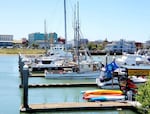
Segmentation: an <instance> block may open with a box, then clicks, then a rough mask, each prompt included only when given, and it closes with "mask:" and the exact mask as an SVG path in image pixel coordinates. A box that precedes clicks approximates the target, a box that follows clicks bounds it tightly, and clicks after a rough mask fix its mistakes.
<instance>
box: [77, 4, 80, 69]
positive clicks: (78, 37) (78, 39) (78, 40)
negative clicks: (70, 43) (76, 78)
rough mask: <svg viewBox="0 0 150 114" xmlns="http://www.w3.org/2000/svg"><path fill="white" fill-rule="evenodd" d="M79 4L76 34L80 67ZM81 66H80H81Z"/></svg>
mask: <svg viewBox="0 0 150 114" xmlns="http://www.w3.org/2000/svg"><path fill="white" fill-rule="evenodd" d="M79 29H80V26H79V2H77V24H76V32H77V34H76V35H77V54H78V65H79V56H80V55H79V54H80V53H79V42H80V34H79ZM79 66H80V65H79Z"/></svg>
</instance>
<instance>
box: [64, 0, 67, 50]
mask: <svg viewBox="0 0 150 114" xmlns="http://www.w3.org/2000/svg"><path fill="white" fill-rule="evenodd" d="M64 24H65V50H66V51H67V45H66V44H67V18H66V0H64Z"/></svg>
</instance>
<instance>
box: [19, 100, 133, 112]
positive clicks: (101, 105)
mask: <svg viewBox="0 0 150 114" xmlns="http://www.w3.org/2000/svg"><path fill="white" fill-rule="evenodd" d="M105 109H116V110H117V109H132V110H133V109H135V106H133V105H132V104H130V103H128V102H66V103H51V104H30V105H29V108H27V109H25V108H22V106H21V107H20V112H53V111H80V110H105Z"/></svg>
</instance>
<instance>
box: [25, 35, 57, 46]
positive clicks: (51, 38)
mask: <svg viewBox="0 0 150 114" xmlns="http://www.w3.org/2000/svg"><path fill="white" fill-rule="evenodd" d="M57 39H58V38H57V34H56V33H55V32H54V33H49V34H44V33H40V32H37V33H31V34H29V35H28V41H29V46H32V45H33V44H34V45H38V48H50V44H56V43H57Z"/></svg>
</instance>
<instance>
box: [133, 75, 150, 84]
mask: <svg viewBox="0 0 150 114" xmlns="http://www.w3.org/2000/svg"><path fill="white" fill-rule="evenodd" d="M131 80H132V81H133V82H134V83H145V82H146V81H147V78H146V77H144V76H132V77H131Z"/></svg>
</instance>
